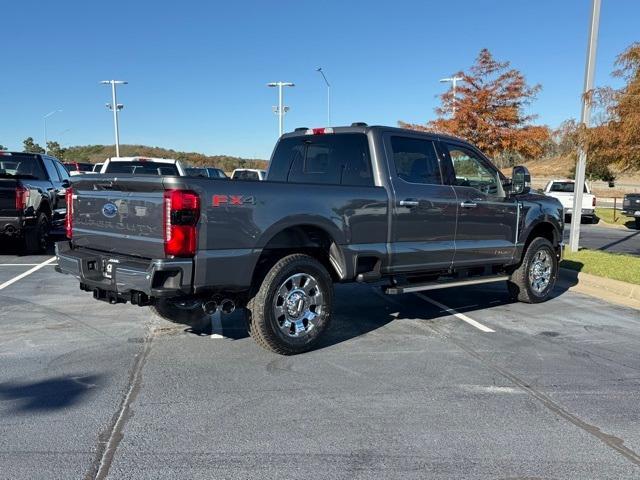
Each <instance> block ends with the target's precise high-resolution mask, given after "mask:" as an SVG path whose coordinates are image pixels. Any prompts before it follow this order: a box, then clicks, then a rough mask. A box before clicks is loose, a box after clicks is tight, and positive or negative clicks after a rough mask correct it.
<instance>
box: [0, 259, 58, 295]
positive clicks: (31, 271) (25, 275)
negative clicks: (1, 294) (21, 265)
mask: <svg viewBox="0 0 640 480" xmlns="http://www.w3.org/2000/svg"><path fill="white" fill-rule="evenodd" d="M55 259H56V257H51V258H50V259H49V260H45V261H44V262H42V263H38V264H37V265H36V266H35V267H33V268H30V269H29V270H27V271H26V272H24V273H21V274H20V275H18V276H17V277H13V278H12V279H11V280H7V281H6V282H4V283H2V284H0V290H2V289H4V288H7V287H8V286H9V285H13V284H14V283H16V282H17V281H18V280H22V279H23V278H24V277H27V276H29V275H31V274H32V273H33V272H37V271H38V270H40V269H41V268H42V267H46V266H47V265H49V264H50V263H51V262H53V261H54V260H55Z"/></svg>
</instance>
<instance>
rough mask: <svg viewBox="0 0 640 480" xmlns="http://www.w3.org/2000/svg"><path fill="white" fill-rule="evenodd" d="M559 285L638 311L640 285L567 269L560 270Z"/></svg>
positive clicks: (639, 308)
mask: <svg viewBox="0 0 640 480" xmlns="http://www.w3.org/2000/svg"><path fill="white" fill-rule="evenodd" d="M559 283H560V284H561V285H562V286H565V287H567V288H569V289H570V290H575V291H577V292H580V293H585V294H587V295H591V296H593V297H598V298H601V299H603V300H606V301H608V302H611V303H617V304H619V305H624V306H626V307H631V308H635V309H638V310H640V285H634V284H633V283H627V282H621V281H620V280H612V279H610V278H604V277H598V276H597V275H591V274H590V273H584V272H578V271H576V270H570V269H568V268H561V269H560V278H559Z"/></svg>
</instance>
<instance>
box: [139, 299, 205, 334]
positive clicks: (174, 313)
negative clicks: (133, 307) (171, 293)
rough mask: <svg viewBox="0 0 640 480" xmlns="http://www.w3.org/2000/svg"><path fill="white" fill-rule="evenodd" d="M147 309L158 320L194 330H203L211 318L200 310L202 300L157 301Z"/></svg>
mask: <svg viewBox="0 0 640 480" xmlns="http://www.w3.org/2000/svg"><path fill="white" fill-rule="evenodd" d="M149 308H151V311H152V312H153V313H155V314H156V315H158V316H159V317H160V318H163V319H165V320H169V321H170V322H173V323H181V324H184V325H188V326H190V327H191V328H193V329H195V330H205V329H206V328H207V327H208V326H209V324H210V323H211V316H210V315H208V314H207V313H205V311H204V309H203V308H202V300H197V299H174V298H167V299H159V300H156V302H155V303H154V304H153V305H151V306H150V307H149Z"/></svg>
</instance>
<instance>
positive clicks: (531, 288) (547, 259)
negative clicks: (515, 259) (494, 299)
mask: <svg viewBox="0 0 640 480" xmlns="http://www.w3.org/2000/svg"><path fill="white" fill-rule="evenodd" d="M557 277H558V257H557V256H556V252H555V251H554V249H553V245H552V244H551V242H550V241H549V240H547V239H546V238H542V237H538V238H535V239H534V240H533V241H532V242H531V243H530V244H529V246H528V247H527V250H526V251H525V253H524V257H523V259H522V263H521V264H520V265H519V266H518V268H517V269H516V270H515V271H514V272H513V273H512V274H511V278H510V279H509V280H508V281H507V286H508V288H509V293H510V294H511V296H512V297H513V298H515V299H517V300H519V301H521V302H525V303H540V302H544V301H545V300H547V299H548V298H549V295H550V293H551V291H552V290H553V287H554V285H555V283H556V279H557Z"/></svg>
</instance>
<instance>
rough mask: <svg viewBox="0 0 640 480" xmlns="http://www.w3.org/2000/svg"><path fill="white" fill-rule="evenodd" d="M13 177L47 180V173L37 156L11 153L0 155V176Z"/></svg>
mask: <svg viewBox="0 0 640 480" xmlns="http://www.w3.org/2000/svg"><path fill="white" fill-rule="evenodd" d="M7 177H15V178H25V179H30V180H47V175H46V173H45V171H44V168H43V167H42V163H41V162H40V159H39V158H38V157H35V156H32V155H20V154H15V153H13V154H11V156H10V157H9V156H8V155H7V156H2V157H0V178H7Z"/></svg>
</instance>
